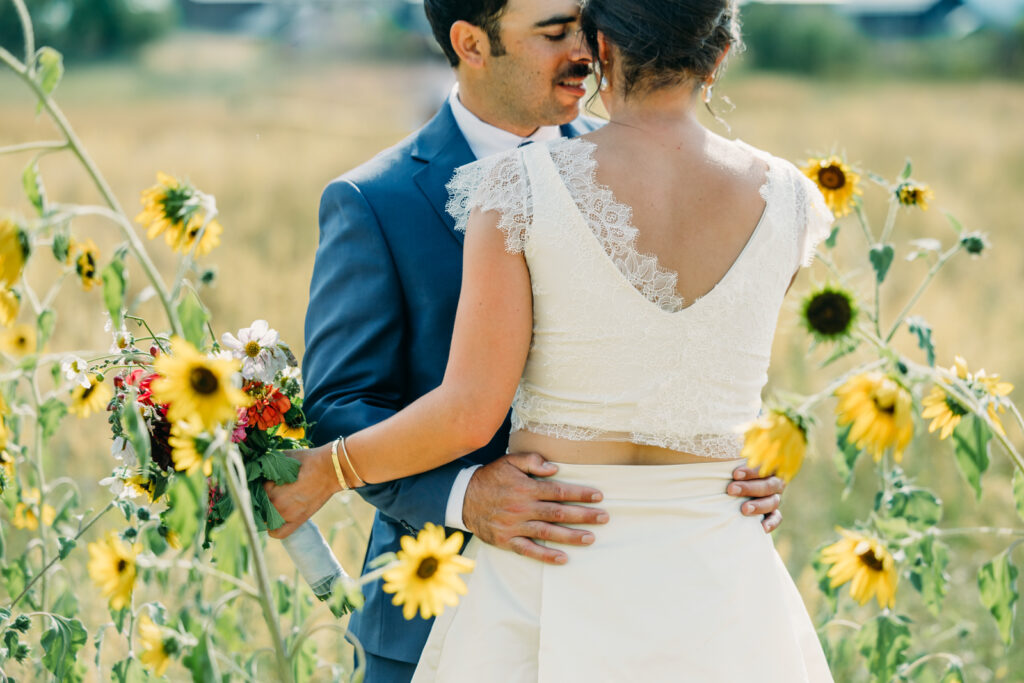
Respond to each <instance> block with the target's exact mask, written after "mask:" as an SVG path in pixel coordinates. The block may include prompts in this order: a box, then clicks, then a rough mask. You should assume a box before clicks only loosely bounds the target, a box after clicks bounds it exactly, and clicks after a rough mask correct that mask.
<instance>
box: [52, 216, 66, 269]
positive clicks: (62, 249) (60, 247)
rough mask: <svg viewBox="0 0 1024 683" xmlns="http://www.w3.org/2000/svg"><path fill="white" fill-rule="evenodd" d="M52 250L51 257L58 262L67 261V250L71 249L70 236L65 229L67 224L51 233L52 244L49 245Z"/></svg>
mask: <svg viewBox="0 0 1024 683" xmlns="http://www.w3.org/2000/svg"><path fill="white" fill-rule="evenodd" d="M50 249H51V250H52V251H53V258H55V259H57V261H58V262H60V263H67V262H68V252H69V251H70V250H71V236H70V235H69V234H68V231H67V224H65V225H63V226H61V228H58V229H57V230H56V231H55V232H54V233H53V244H51V245H50Z"/></svg>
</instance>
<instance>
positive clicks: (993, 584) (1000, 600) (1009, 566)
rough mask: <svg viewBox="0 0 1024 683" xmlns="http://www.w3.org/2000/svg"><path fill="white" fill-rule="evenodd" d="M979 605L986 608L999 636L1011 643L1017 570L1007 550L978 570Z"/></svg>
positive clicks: (1005, 641)
mask: <svg viewBox="0 0 1024 683" xmlns="http://www.w3.org/2000/svg"><path fill="white" fill-rule="evenodd" d="M978 589H979V590H980V591H981V604H983V605H984V606H985V607H987V608H988V610H989V612H991V613H992V616H993V617H994V618H995V620H996V624H997V625H998V627H999V636H1000V637H1001V638H1002V639H1003V642H1004V643H1006V644H1007V645H1009V644H1010V643H1012V642H1013V616H1014V603H1015V602H1017V598H1018V597H1020V595H1019V594H1018V592H1017V568H1016V567H1015V566H1013V563H1012V562H1011V561H1010V554H1009V551H1008V550H1004V551H1003V552H1001V553H999V554H998V555H996V556H995V557H994V558H992V561H991V562H989V563H988V564H985V565H984V566H982V567H981V569H979V570H978Z"/></svg>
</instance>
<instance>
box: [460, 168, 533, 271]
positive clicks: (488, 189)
mask: <svg viewBox="0 0 1024 683" xmlns="http://www.w3.org/2000/svg"><path fill="white" fill-rule="evenodd" d="M446 187H447V189H448V204H447V205H446V206H445V209H446V210H447V211H448V213H449V214H451V216H452V218H454V219H455V229H456V230H461V231H465V230H466V225H467V224H468V222H469V215H470V213H471V212H472V211H473V209H480V210H481V211H497V212H498V213H499V214H500V218H499V219H498V228H499V229H500V230H501V231H502V232H503V233H505V250H506V251H507V252H509V253H510V254H517V253H519V252H521V251H523V248H524V246H525V244H526V236H527V229H528V228H529V227H530V224H531V223H532V222H533V205H532V200H531V197H530V187H529V179H528V177H527V172H526V165H525V164H524V162H523V156H522V153H521V151H520V150H518V149H515V150H512V151H510V152H506V153H505V154H498V155H496V156H493V157H488V158H486V159H481V160H479V161H475V162H473V163H471V164H466V165H465V166H460V167H459V168H457V169H456V170H455V175H454V176H452V179H451V180H449V181H448V184H447V185H446Z"/></svg>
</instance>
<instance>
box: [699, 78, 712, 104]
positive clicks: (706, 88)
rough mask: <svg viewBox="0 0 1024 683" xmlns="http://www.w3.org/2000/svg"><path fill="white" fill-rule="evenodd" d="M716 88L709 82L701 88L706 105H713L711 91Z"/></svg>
mask: <svg viewBox="0 0 1024 683" xmlns="http://www.w3.org/2000/svg"><path fill="white" fill-rule="evenodd" d="M714 87H715V84H714V83H713V82H710V81H709V82H707V83H705V84H704V85H703V86H701V99H703V100H704V104H711V96H712V93H711V89H712V88H714Z"/></svg>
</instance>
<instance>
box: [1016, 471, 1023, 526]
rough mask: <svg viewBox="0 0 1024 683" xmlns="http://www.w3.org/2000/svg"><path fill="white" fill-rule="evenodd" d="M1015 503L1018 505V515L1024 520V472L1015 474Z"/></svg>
mask: <svg viewBox="0 0 1024 683" xmlns="http://www.w3.org/2000/svg"><path fill="white" fill-rule="evenodd" d="M1013 502H1014V503H1016V504H1017V514H1018V515H1020V517H1021V519H1024V472H1021V471H1020V470H1014V472H1013Z"/></svg>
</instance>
